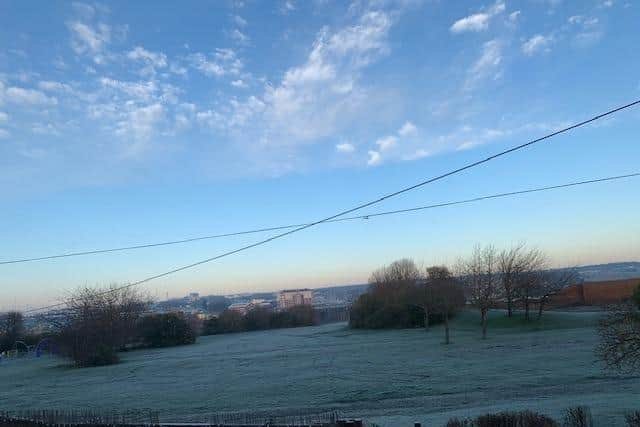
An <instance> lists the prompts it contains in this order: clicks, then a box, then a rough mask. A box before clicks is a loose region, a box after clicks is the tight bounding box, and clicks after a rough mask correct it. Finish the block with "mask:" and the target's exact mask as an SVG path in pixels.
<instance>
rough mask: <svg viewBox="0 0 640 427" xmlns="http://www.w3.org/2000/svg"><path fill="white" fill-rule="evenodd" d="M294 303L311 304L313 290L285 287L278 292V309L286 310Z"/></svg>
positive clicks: (293, 305) (294, 304)
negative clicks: (285, 288)
mask: <svg viewBox="0 0 640 427" xmlns="http://www.w3.org/2000/svg"><path fill="white" fill-rule="evenodd" d="M296 305H313V290H312V289H287V290H283V291H280V292H278V309H280V310H286V309H288V308H291V307H295V306H296Z"/></svg>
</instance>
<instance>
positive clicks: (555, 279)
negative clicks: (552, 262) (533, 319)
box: [535, 269, 580, 320]
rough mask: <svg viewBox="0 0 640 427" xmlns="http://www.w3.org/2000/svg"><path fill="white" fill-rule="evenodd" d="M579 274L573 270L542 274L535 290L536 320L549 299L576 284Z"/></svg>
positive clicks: (549, 271)
mask: <svg viewBox="0 0 640 427" xmlns="http://www.w3.org/2000/svg"><path fill="white" fill-rule="evenodd" d="M579 281H580V274H579V273H578V272H577V271H576V270H575V269H563V270H547V271H545V272H543V273H542V277H541V280H540V282H539V284H538V287H537V289H535V294H536V296H537V297H538V320H540V319H541V318H542V312H543V311H544V308H545V306H546V305H547V303H548V302H549V298H550V297H551V296H553V295H555V294H557V293H558V292H560V291H561V290H563V289H564V288H566V287H567V286H569V285H572V284H575V283H578V282H579Z"/></svg>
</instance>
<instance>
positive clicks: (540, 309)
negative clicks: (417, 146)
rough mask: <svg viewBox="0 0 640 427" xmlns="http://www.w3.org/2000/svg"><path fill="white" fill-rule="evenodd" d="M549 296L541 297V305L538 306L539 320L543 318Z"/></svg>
mask: <svg viewBox="0 0 640 427" xmlns="http://www.w3.org/2000/svg"><path fill="white" fill-rule="evenodd" d="M546 299H547V297H542V298H540V306H539V307H538V320H540V319H541V318H542V310H544V303H545V302H546Z"/></svg>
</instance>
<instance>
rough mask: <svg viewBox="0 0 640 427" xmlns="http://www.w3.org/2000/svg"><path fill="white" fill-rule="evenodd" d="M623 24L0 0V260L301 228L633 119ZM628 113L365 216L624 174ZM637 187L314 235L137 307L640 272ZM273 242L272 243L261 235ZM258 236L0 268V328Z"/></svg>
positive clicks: (185, 276) (540, 14)
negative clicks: (462, 265)
mask: <svg viewBox="0 0 640 427" xmlns="http://www.w3.org/2000/svg"><path fill="white" fill-rule="evenodd" d="M639 20H640V3H638V2H634V1H629V0H585V1H581V2H570V1H562V0H530V1H522V2H515V1H513V2H511V1H506V0H505V1H502V0H498V1H495V2H485V3H483V2H475V1H456V2H446V1H435V0H434V1H427V0H425V1H420V0H395V1H394V0H371V1H364V0H352V1H351V2H347V1H331V0H315V1H311V0H310V1H304V2H303V1H294V0H288V1H285V0H283V1H271V2H258V1H249V0H247V1H216V2H204V1H186V2H181V3H180V4H177V3H157V2H149V1H140V2H129V1H114V2H109V3H105V2H89V3H83V2H32V1H7V0H2V1H0V212H1V213H0V219H1V221H0V242H1V244H0V260H9V259H15V258H22V257H31V256H43V255H50V254H56V253H61V252H69V251H78V250H87V249H100V248H109V247H114V246H127V245H134V244H139V243H153V242H158V241H165V240H174V239H181V238H188V237H195V236H200V235H209V234H217V233H225V232H233V231H240V230H246V229H251V228H256V227H268V226H274V225H276V226H277V225H284V224H290V223H300V222H306V221H313V220H317V219H321V218H323V217H325V216H329V215H331V214H333V213H336V212H338V211H341V210H343V209H345V208H348V207H351V206H354V205H357V204H359V203H361V202H365V201H368V200H371V199H375V198H377V197H379V196H381V195H383V194H385V193H389V192H393V191H395V190H397V189H399V188H402V187H405V186H408V185H411V184H413V183H415V182H418V181H421V180H424V179H426V178H429V177H431V176H435V175H437V174H440V173H443V172H447V171H449V170H451V169H455V168H457V167H460V166H462V165H464V164H466V163H469V162H473V161H477V160H479V159H482V158H485V157H487V156H488V155H491V154H493V153H495V152H498V151H501V150H504V149H505V148H508V147H510V146H513V145H516V144H520V143H522V142H525V141H527V140H529V139H532V138H535V137H539V136H542V135H544V134H546V133H549V132H551V131H553V130H555V129H558V128H561V127H563V126H566V125H567V124H570V123H573V122H577V121H581V120H584V119H587V118H590V117H592V116H594V115H595V114H597V113H599V112H602V111H605V110H608V109H609V108H612V107H614V106H617V105H620V104H624V103H627V102H630V101H633V100H635V99H638V98H640V51H639V49H640V47H639V46H638V30H637V29H638V26H637V25H638V21H639ZM639 123H640V108H635V109H629V110H625V111H623V112H620V113H618V114H616V115H615V116H612V117H609V118H607V119H603V120H601V121H598V122H597V123H594V124H592V125H589V126H587V127H584V128H581V129H578V130H575V131H573V132H571V133H569V134H564V135H561V136H558V137H555V138H553V139H550V140H548V141H546V142H544V143H541V144H538V145H536V146H533V147H530V148H528V149H526V150H523V151H520V152H516V153H512V154H510V155H509V156H505V157H504V158H501V159H498V160H495V161H492V162H490V163H487V164H485V165H482V166H481V167H478V168H475V169H473V170H469V171H465V172H464V173H461V174H458V175H455V176H452V177H449V178H447V179H445V180H442V181H439V182H437V183H434V184H431V185H428V186H425V187H422V188H420V189H417V190H415V191H412V192H410V193H407V194H403V195H402V196H399V197H397V198H394V199H391V200H387V201H385V202H384V203H380V204H379V205H376V206H374V207H370V208H368V209H367V210H365V211H364V212H363V213H368V212H369V213H371V212H377V211H381V210H389V209H401V208H407V207H412V206H419V205H425V204H430V203H439V202H446V201H452V200H458V199H464V198H468V197H476V196H482V195H487V194H493V193H499V192H505V191H516V190H521V189H526V188H531V187H537V186H545V185H555V184H562V183H565V182H570V181H578V180H583V179H590V178H598V177H604V176H610V175H620V174H626V173H633V172H638V171H640V165H639V164H638V158H639V156H640V146H639V144H638V137H637V135H638V124H639ZM639 181H640V179H638V178H635V179H627V180H622V181H618V182H613V183H602V184H594V185H590V186H585V187H580V188H574V189H569V190H556V191H553V192H545V193H538V194H533V195H527V196H519V197H514V198H509V199H501V200H490V201H484V202H478V203H475V204H468V205H462V206H454V207H445V208H440V209H434V210H429V211H424V212H420V213H411V214H403V215H393V216H388V217H384V218H376V219H374V218H371V219H369V220H360V221H352V222H344V223H336V224H326V225H320V226H318V227H315V228H313V229H309V230H305V231H303V232H301V233H298V234H295V235H292V236H288V237H286V238H284V239H281V240H278V241H274V242H271V243H270V244H268V245H265V246H262V247H259V248H254V249H252V250H249V251H246V252H243V253H240V254H237V255H234V256H232V257H228V258H225V259H222V260H219V261H217V262H213V263H209V264H206V265H201V266H199V267H197V268H194V269H191V270H188V271H183V272H180V273H177V274H175V275H172V276H168V277H164V278H161V279H158V280H156V281H153V282H150V283H148V284H146V285H145V288H146V291H148V292H149V293H151V294H152V295H154V296H156V297H158V298H161V297H165V296H166V295H169V296H181V295H184V294H186V293H188V292H191V291H195V292H200V293H202V294H229V293H236V292H246V291H261V290H277V289H281V288H286V287H291V286H312V287H319V286H330V285H335V284H346V283H362V282H365V281H366V280H367V277H368V276H369V274H370V272H371V271H372V270H373V269H375V268H377V267H379V266H381V265H384V264H386V263H389V262H391V261H393V260H395V259H398V258H402V257H412V258H413V259H415V260H416V261H417V262H419V263H421V264H424V265H430V264H441V263H446V264H450V265H451V264H453V263H455V262H456V260H457V259H458V257H460V256H464V255H466V254H468V253H469V252H470V251H471V249H472V248H473V246H474V245H475V244H494V245H496V246H497V247H499V248H503V247H508V246H510V245H513V244H517V243H519V242H526V243H528V244H529V245H530V246H535V247H538V248H540V249H542V250H544V251H545V252H546V253H547V254H548V255H549V259H550V265H553V266H565V265H585V264H591V263H601V262H613V261H638V260H640V222H639V221H638V220H637V218H638V212H639V210H640V209H639V208H640V198H639V197H638V194H639V192H638V188H640V187H638V184H639ZM271 234H274V233H273V232H271ZM271 234H270V233H261V234H254V235H244V236H236V237H232V238H226V239H215V240H206V241H199V242H196V243H191V244H184V245H176V246H168V247H161V248H153V249H145V250H136V251H129V252H119V253H111V254H102V255H96V256H86V257H76V258H66V259H60V260H51V261H41V262H34V263H25V264H12V265H0V310H2V309H7V308H12V307H19V308H24V307H34V306H37V305H39V304H46V303H50V302H56V301H59V300H60V299H61V298H63V297H64V296H65V295H66V294H67V292H69V291H70V290H72V289H74V288H77V287H78V286H84V285H88V286H105V285H108V284H111V283H117V284H124V283H128V282H131V281H136V280H140V279H143V278H145V277H148V276H152V275H155V274H158V273H162V272H164V271H167V270H170V269H172V268H175V267H179V266H181V265H185V264H190V263H192V262H196V261H199V260H201V259H205V258H209V257H212V256H215V255H216V254H218V253H222V252H225V251H228V250H232V249H235V248H237V247H240V246H243V245H246V244H250V243H252V242H254V241H257V240H260V239H263V238H266V237H268V236H270V235H271Z"/></svg>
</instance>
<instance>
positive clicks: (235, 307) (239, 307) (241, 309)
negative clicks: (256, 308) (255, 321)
mask: <svg viewBox="0 0 640 427" xmlns="http://www.w3.org/2000/svg"><path fill="white" fill-rule="evenodd" d="M251 308H252V307H251V303H250V302H237V303H235V304H231V305H230V306H229V307H227V310H231V311H235V312H237V313H240V314H242V315H243V316H244V315H245V314H247V313H248V312H249V311H251Z"/></svg>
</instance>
